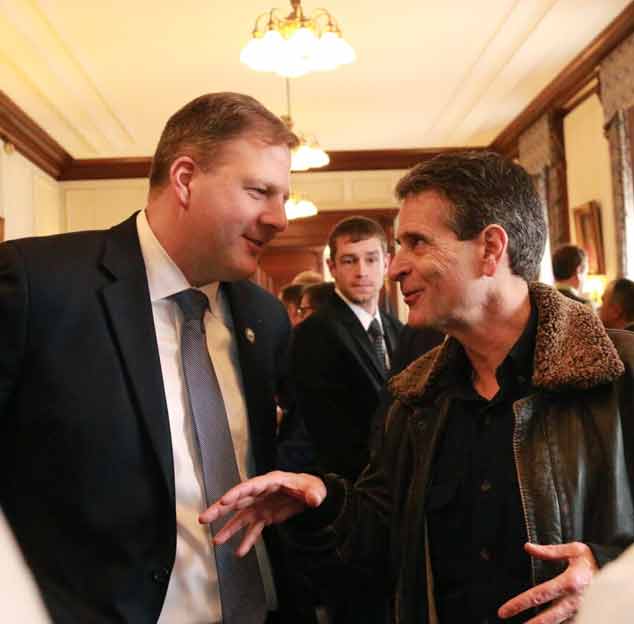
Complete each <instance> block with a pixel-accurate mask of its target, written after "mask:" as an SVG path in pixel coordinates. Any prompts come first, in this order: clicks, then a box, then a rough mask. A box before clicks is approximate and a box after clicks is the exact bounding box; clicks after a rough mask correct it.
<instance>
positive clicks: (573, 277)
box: [552, 245, 591, 305]
mask: <svg viewBox="0 0 634 624" xmlns="http://www.w3.org/2000/svg"><path fill="white" fill-rule="evenodd" d="M552 261H553V275H554V276H555V287H556V288H557V290H558V291H559V292H560V293H561V294H562V295H565V296H566V297H568V298H569V299H573V300H574V301H578V302H579V303H584V304H585V305H591V302H590V300H589V299H586V298H585V297H583V296H582V295H581V293H582V292H583V285H584V283H585V281H586V277H587V276H588V255H587V254H586V252H585V251H584V250H583V249H582V248H581V247H577V245H562V246H561V247H559V248H558V249H557V250H556V251H555V253H554V254H553V258H552Z"/></svg>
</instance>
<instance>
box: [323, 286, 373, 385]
mask: <svg viewBox="0 0 634 624" xmlns="http://www.w3.org/2000/svg"><path fill="white" fill-rule="evenodd" d="M331 302H332V306H333V311H334V313H335V315H336V317H337V319H338V320H339V321H340V322H341V323H342V324H343V325H344V326H345V328H346V331H345V332H344V333H343V336H342V338H343V340H344V342H345V343H346V344H348V347H349V348H350V349H351V350H352V351H353V352H354V351H356V352H357V353H359V355H360V356H361V361H362V363H363V364H364V365H365V368H366V369H367V370H368V374H369V375H371V376H372V377H373V378H375V380H376V381H377V383H379V384H382V383H383V380H384V379H385V374H384V373H383V371H382V369H381V367H380V364H379V359H378V356H377V354H376V352H375V351H374V348H373V347H372V344H371V343H370V339H369V338H368V335H367V333H366V332H365V330H364V329H363V325H361V321H360V320H359V319H358V318H357V315H356V314H355V313H354V312H353V311H352V310H351V309H350V306H348V304H347V303H346V302H345V301H343V299H341V297H339V295H337V294H336V293H335V294H333V296H332V300H331Z"/></svg>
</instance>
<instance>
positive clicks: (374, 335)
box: [368, 318, 387, 375]
mask: <svg viewBox="0 0 634 624" xmlns="http://www.w3.org/2000/svg"><path fill="white" fill-rule="evenodd" d="M368 336H369V337H370V342H371V343H372V347H373V348H374V352H375V353H376V356H377V358H378V359H379V363H380V365H381V372H382V373H383V374H384V375H386V374H387V366H386V364H385V342H384V340H383V332H382V331H381V327H380V325H379V321H378V320H377V319H375V318H374V319H372V322H371V323H370V326H369V327H368Z"/></svg>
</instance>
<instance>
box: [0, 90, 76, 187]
mask: <svg viewBox="0 0 634 624" xmlns="http://www.w3.org/2000/svg"><path fill="white" fill-rule="evenodd" d="M0 140H2V141H4V142H5V143H10V144H11V145H13V147H15V149H16V150H17V151H18V152H20V153H21V154H22V155H23V156H25V157H26V158H28V159H29V160H30V161H31V162H32V163H33V164H35V165H37V166H38V167H39V168H40V169H42V170H43V171H45V172H46V173H48V174H49V175H50V176H51V177H53V178H55V179H56V180H59V178H60V175H61V173H62V171H63V170H64V169H65V168H66V167H68V166H69V164H70V163H71V162H72V160H73V159H72V157H71V155H70V154H69V153H68V152H67V151H66V150H65V149H64V148H63V147H62V146H61V145H60V144H59V143H57V141H55V140H54V139H53V138H52V137H51V136H50V135H49V134H48V133H47V132H45V131H44V130H43V129H42V128H41V127H40V126H39V125H38V124H37V123H35V122H34V121H33V120H32V119H31V118H30V117H29V116H28V115H27V114H26V113H25V112H24V111H23V110H22V109H21V108H20V107H18V106H17V105H16V104H15V103H14V102H13V101H12V100H11V99H9V97H8V96H7V95H6V94H5V93H4V92H3V91H0Z"/></svg>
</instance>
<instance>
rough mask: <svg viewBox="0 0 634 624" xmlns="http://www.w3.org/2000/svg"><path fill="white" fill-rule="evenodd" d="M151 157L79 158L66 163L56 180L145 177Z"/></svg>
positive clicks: (148, 170) (147, 174) (148, 171)
mask: <svg viewBox="0 0 634 624" xmlns="http://www.w3.org/2000/svg"><path fill="white" fill-rule="evenodd" d="M151 164H152V159H151V158H146V157H139V158H79V159H77V160H72V161H71V162H69V163H68V165H67V167H65V168H64V170H63V171H62V172H61V174H60V176H59V178H58V180H60V181H68V180H117V179H128V178H147V177H148V176H149V174H150V166H151Z"/></svg>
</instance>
